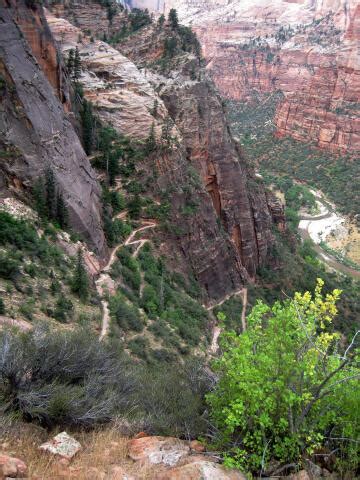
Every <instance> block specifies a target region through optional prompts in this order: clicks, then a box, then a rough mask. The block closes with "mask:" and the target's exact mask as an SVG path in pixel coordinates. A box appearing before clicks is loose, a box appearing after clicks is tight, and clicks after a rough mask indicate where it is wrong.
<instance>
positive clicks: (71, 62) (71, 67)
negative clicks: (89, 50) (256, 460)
mask: <svg viewBox="0 0 360 480" xmlns="http://www.w3.org/2000/svg"><path fill="white" fill-rule="evenodd" d="M74 61H75V50H74V49H73V48H72V49H71V50H69V56H68V58H67V62H66V66H67V69H68V72H69V75H70V77H72V76H73V75H74Z"/></svg>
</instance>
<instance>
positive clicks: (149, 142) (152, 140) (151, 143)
mask: <svg viewBox="0 0 360 480" xmlns="http://www.w3.org/2000/svg"><path fill="white" fill-rule="evenodd" d="M155 149H156V136H155V125H154V122H152V124H151V128H150V132H149V135H148V137H147V139H146V144H145V150H146V153H147V154H149V153H151V152H153V151H154V150H155Z"/></svg>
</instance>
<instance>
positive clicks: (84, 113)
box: [81, 100, 94, 155]
mask: <svg viewBox="0 0 360 480" xmlns="http://www.w3.org/2000/svg"><path fill="white" fill-rule="evenodd" d="M81 121H82V137H83V144H84V150H85V152H86V154H87V155H90V154H91V152H92V147H93V129H94V115H93V112H92V105H91V102H88V101H87V100H84V101H83V106H82V110H81Z"/></svg>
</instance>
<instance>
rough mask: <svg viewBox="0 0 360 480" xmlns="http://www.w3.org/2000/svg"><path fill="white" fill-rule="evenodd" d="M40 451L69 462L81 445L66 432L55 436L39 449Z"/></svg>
mask: <svg viewBox="0 0 360 480" xmlns="http://www.w3.org/2000/svg"><path fill="white" fill-rule="evenodd" d="M39 449H40V450H42V451H44V452H47V453H50V454H52V455H56V456H59V457H61V458H65V459H67V460H71V459H72V458H73V457H74V456H75V455H76V454H77V453H78V452H79V451H80V450H81V444H80V443H79V442H78V441H77V440H75V438H73V437H71V436H70V435H69V434H68V433H66V432H61V433H58V434H57V435H55V437H54V438H52V439H51V440H49V441H48V442H45V443H43V444H42V445H40V447H39Z"/></svg>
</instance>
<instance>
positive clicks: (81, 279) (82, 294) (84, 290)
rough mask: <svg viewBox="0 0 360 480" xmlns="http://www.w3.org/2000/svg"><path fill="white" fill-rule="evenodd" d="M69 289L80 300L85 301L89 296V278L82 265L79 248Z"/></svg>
mask: <svg viewBox="0 0 360 480" xmlns="http://www.w3.org/2000/svg"><path fill="white" fill-rule="evenodd" d="M71 289H72V291H73V292H74V293H76V294H77V296H78V297H79V298H80V300H82V301H85V300H86V299H87V298H88V296H89V278H88V275H87V272H86V270H85V267H84V261H83V255H82V251H81V248H79V250H78V253H77V259H76V266H75V272H74V276H73V279H72V285H71Z"/></svg>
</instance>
